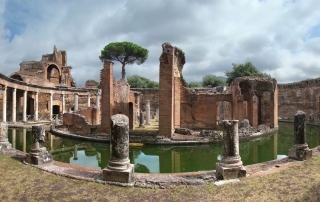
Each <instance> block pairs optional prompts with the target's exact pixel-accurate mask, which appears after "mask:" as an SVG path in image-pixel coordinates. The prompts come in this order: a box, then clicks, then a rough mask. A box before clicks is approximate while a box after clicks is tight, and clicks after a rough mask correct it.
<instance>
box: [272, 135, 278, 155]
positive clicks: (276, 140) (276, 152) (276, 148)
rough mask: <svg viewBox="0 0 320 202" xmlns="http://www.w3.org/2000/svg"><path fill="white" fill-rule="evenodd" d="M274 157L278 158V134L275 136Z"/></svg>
mask: <svg viewBox="0 0 320 202" xmlns="http://www.w3.org/2000/svg"><path fill="white" fill-rule="evenodd" d="M273 138H274V139H273V145H274V147H273V159H277V155H278V134H275V135H274V136H273Z"/></svg>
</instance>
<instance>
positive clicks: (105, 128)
mask: <svg viewBox="0 0 320 202" xmlns="http://www.w3.org/2000/svg"><path fill="white" fill-rule="evenodd" d="M100 78H101V82H100V88H101V91H102V92H101V128H100V131H101V132H102V133H108V134H110V133H111V128H110V119H111V116H112V114H113V105H114V102H113V62H109V61H104V64H103V69H102V70H101V74H100ZM97 102H98V97H97Z"/></svg>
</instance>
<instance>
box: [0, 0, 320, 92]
mask: <svg viewBox="0 0 320 202" xmlns="http://www.w3.org/2000/svg"><path fill="white" fill-rule="evenodd" d="M319 7H320V1H318V0H313V1H312V0H310V1H303V0H297V1H291V0H282V1H281V0H265V1H252V0H244V1H236V0H230V1H195V0H177V1H171V0H154V1H148V0H143V1H137V0H130V1H129V0H127V1H112V0H106V1H98V0H97V1H95V2H94V3H92V2H91V1H84V0H79V1H61V0H58V1H28V2H25V1H21V0H10V1H3V0H2V1H0V62H1V65H0V72H1V73H3V74H6V75H9V74H10V73H12V72H14V71H17V70H18V69H19V63H20V62H22V61H23V60H40V59H41V55H42V54H46V53H51V52H52V49H53V46H54V45H57V48H58V49H62V50H66V51H67V53H68V64H69V65H71V66H73V69H72V73H73V77H74V78H75V79H76V80H77V85H78V86H84V83H85V81H86V80H88V79H95V80H97V81H99V80H100V78H99V75H100V69H101V68H102V63H101V62H100V61H99V58H98V57H99V55H100V51H101V49H102V48H103V47H104V46H105V45H107V44H108V43H110V42H114V41H132V42H134V43H137V44H138V45H140V46H142V47H145V48H147V49H148V50H149V58H148V60H147V61H146V62H145V63H144V64H142V65H131V66H128V67H127V68H126V72H127V76H130V75H134V74H138V75H141V76H144V77H147V78H149V79H151V80H156V81H157V80H158V77H159V56H160V54H161V44H162V43H163V42H170V43H171V44H172V45H174V46H178V47H179V48H181V49H182V50H183V51H184V52H185V55H186V61H187V63H186V65H185V67H184V70H183V75H184V78H185V79H186V80H187V82H190V81H201V79H202V77H203V76H204V75H206V74H215V75H218V76H223V75H224V72H225V71H227V70H231V69H232V65H231V64H232V63H244V62H246V61H252V62H253V64H254V65H255V66H256V67H257V68H258V69H259V70H260V71H263V72H266V73H269V74H271V76H273V77H274V78H276V79H277V80H278V82H279V83H285V82H293V81H299V80H302V79H307V78H314V77H315V76H318V75H320V62H318V61H319V59H318V58H319V54H320V48H319V47H320V46H319V44H320V43H319V42H320V28H319V27H320V21H319V19H320V12H318V8H319ZM318 28H319V29H318ZM120 67H121V66H120V65H119V64H117V63H116V62H115V67H114V74H115V77H116V79H119V78H120V71H121V70H120V69H121V68H120ZM317 70H319V73H318V71H317Z"/></svg>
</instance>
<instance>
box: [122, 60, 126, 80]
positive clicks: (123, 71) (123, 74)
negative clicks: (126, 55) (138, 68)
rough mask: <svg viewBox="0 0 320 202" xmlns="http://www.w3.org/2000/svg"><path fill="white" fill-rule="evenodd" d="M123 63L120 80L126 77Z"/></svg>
mask: <svg viewBox="0 0 320 202" xmlns="http://www.w3.org/2000/svg"><path fill="white" fill-rule="evenodd" d="M124 66H125V64H124V63H123V64H122V71H121V75H122V78H121V79H122V80H125V79H126V69H125V68H124Z"/></svg>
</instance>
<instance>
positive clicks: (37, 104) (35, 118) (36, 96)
mask: <svg viewBox="0 0 320 202" xmlns="http://www.w3.org/2000/svg"><path fill="white" fill-rule="evenodd" d="M35 98H36V100H35V103H34V105H35V110H34V120H35V121H36V122H37V121H38V120H39V92H35Z"/></svg>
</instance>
